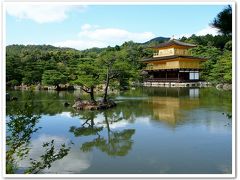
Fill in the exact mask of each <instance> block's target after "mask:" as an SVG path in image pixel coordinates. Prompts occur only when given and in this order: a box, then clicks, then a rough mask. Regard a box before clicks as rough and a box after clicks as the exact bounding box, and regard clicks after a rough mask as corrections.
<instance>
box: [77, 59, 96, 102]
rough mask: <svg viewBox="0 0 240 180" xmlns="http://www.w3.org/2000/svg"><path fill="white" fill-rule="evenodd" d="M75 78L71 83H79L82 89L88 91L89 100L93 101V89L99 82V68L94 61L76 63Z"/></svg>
mask: <svg viewBox="0 0 240 180" xmlns="http://www.w3.org/2000/svg"><path fill="white" fill-rule="evenodd" d="M76 74H77V78H76V79H75V80H74V81H73V83H75V84H78V85H81V87H82V90H83V91H85V92H86V93H89V95H90V98H91V101H92V102H96V101H95V97H94V89H95V88H96V86H97V85H98V84H99V83H100V79H99V76H100V68H99V66H97V65H96V63H95V62H93V60H92V61H86V62H83V63H81V64H79V65H78V67H77V72H76Z"/></svg>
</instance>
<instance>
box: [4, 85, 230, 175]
mask: <svg viewBox="0 0 240 180" xmlns="http://www.w3.org/2000/svg"><path fill="white" fill-rule="evenodd" d="M10 94H11V95H13V96H16V97H18V101H11V102H8V103H7V114H8V115H9V114H10V113H14V111H15V108H19V107H21V106H23V104H24V102H25V101H26V99H27V97H28V96H29V95H30V92H27V91H23V92H21V91H11V92H10ZM78 96H79V92H78V91H74V92H59V93H57V92H47V91H44V92H34V94H32V95H31V98H32V99H33V101H34V113H36V114H40V115H41V118H40V121H39V123H38V124H37V126H39V127H42V128H41V129H40V130H39V131H37V132H36V133H33V134H32V137H31V144H30V146H31V150H30V152H29V154H28V158H25V159H24V160H22V161H20V162H19V164H18V166H19V170H18V173H22V172H23V171H24V169H26V168H27V167H29V166H30V165H29V160H28V159H29V158H33V159H38V158H39V156H40V155H41V154H42V153H43V148H42V144H43V143H44V142H46V141H49V140H52V139H54V140H55V142H56V143H57V144H62V143H66V144H69V145H70V146H71V150H70V152H69V154H68V155H67V156H65V157H64V158H63V159H61V160H57V161H55V162H54V163H53V164H52V167H51V168H50V169H44V170H43V171H42V172H41V173H65V174H68V173H79V174H84V173H85V174H89V173H90V174H94V173H108V174H110V173H146V174H147V173H164V174H174V173H187V174H190V173H206V174H209V173H213V174H215V173H231V171H232V166H231V164H232V161H231V159H232V154H231V151H232V148H231V147H232V125H231V122H232V120H231V119H228V118H227V116H226V114H227V113H230V114H231V110H232V109H231V92H226V91H218V90H216V89H213V88H204V89H198V88H195V89H194V88H193V89H190V88H137V89H134V90H130V91H126V92H122V93H119V94H118V95H115V96H114V97H113V98H114V99H115V101H116V102H117V107H115V108H113V109H109V110H106V111H101V112H100V111H79V112H77V111H74V109H73V108H71V106H70V107H64V105H63V104H64V102H69V103H70V104H71V105H72V104H73V103H74V99H76V97H78Z"/></svg>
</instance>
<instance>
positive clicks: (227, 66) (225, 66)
mask: <svg viewBox="0 0 240 180" xmlns="http://www.w3.org/2000/svg"><path fill="white" fill-rule="evenodd" d="M210 76H211V77H212V79H213V81H215V82H221V83H230V84H231V83H232V52H231V51H228V50H225V51H224V53H223V55H222V56H220V57H219V60H218V62H217V63H216V64H215V65H214V66H213V69H212V71H211V73H210Z"/></svg>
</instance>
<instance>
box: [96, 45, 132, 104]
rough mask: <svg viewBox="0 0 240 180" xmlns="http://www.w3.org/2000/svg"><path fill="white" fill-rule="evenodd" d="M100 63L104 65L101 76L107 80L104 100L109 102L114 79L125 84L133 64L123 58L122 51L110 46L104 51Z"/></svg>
mask: <svg viewBox="0 0 240 180" xmlns="http://www.w3.org/2000/svg"><path fill="white" fill-rule="evenodd" d="M98 64H99V65H100V66H101V67H102V73H101V78H102V79H103V80H104V82H105V88H104V96H103V102H107V96H108V88H109V85H110V83H111V82H112V81H113V80H116V81H118V82H119V84H120V85H121V84H124V83H125V82H126V81H128V79H129V78H130V77H131V66H130V64H129V63H127V62H126V61H124V60H123V56H122V54H121V52H120V51H116V50H115V49H114V48H109V49H108V50H107V51H105V52H103V53H102V54H101V55H100V57H99V59H98Z"/></svg>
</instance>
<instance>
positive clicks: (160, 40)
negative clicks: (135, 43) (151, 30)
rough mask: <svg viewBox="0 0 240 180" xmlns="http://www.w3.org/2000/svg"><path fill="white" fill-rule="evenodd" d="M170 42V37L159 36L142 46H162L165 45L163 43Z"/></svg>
mask: <svg viewBox="0 0 240 180" xmlns="http://www.w3.org/2000/svg"><path fill="white" fill-rule="evenodd" d="M169 40H170V38H169V37H161V36H159V37H156V38H153V39H150V40H149V41H146V42H144V43H142V45H147V46H149V45H151V46H152V45H153V46H154V45H158V44H160V43H163V42H166V41H169Z"/></svg>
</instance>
